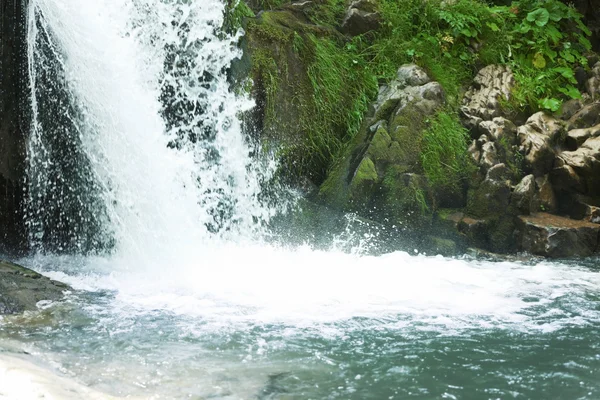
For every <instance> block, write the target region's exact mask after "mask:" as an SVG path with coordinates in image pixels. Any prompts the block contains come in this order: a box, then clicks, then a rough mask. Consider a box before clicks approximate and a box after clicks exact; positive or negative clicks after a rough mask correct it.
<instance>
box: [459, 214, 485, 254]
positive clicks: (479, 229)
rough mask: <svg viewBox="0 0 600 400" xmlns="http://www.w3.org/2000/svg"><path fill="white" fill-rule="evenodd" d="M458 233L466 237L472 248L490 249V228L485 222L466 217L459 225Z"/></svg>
mask: <svg viewBox="0 0 600 400" xmlns="http://www.w3.org/2000/svg"><path fill="white" fill-rule="evenodd" d="M458 231H459V232H460V233H461V234H462V235H464V236H465V238H466V239H467V241H468V242H469V243H470V244H471V245H472V246H476V247H481V248H486V247H488V243H487V236H488V228H487V222H486V221H485V220H481V219H475V218H471V217H464V218H462V219H461V220H460V222H459V223H458Z"/></svg>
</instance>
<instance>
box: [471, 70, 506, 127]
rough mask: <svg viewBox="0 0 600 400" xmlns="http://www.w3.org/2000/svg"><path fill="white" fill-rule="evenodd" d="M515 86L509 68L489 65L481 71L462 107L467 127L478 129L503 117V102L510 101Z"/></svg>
mask: <svg viewBox="0 0 600 400" xmlns="http://www.w3.org/2000/svg"><path fill="white" fill-rule="evenodd" d="M514 85H515V79H514V76H513V73H512V71H511V69H510V68H509V67H507V66H501V65H488V66H487V67H485V68H483V69H482V70H481V71H479V73H478V74H477V76H476V77H475V80H474V85H473V87H472V88H471V89H469V91H467V93H466V94H465V97H464V99H463V106H462V107H461V113H462V115H463V119H464V122H465V124H466V125H467V127H468V128H470V129H471V130H473V129H477V127H478V125H479V123H480V122H481V121H490V120H492V119H494V118H496V117H500V116H503V110H502V106H501V101H502V100H503V99H510V96H511V90H512V88H513V87H514Z"/></svg>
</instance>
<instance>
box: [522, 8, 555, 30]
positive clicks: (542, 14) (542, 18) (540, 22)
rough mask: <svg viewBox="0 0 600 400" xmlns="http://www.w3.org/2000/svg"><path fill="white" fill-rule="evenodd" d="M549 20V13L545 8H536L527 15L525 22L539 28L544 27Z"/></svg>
mask: <svg viewBox="0 0 600 400" xmlns="http://www.w3.org/2000/svg"><path fill="white" fill-rule="evenodd" d="M549 19H550V13H549V12H548V10H546V9H545V8H538V9H537V10H535V11H532V12H530V13H529V14H527V21H529V22H535V24H536V25H537V26H539V27H542V26H545V25H546V24H547V23H548V20H549Z"/></svg>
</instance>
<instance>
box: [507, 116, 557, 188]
mask: <svg viewBox="0 0 600 400" xmlns="http://www.w3.org/2000/svg"><path fill="white" fill-rule="evenodd" d="M565 133H566V131H565V126H564V123H563V122H562V121H560V120H558V119H555V118H553V117H551V116H549V115H547V114H545V113H543V112H539V113H536V114H534V115H532V116H531V117H530V118H529V119H528V120H527V122H526V124H525V125H523V126H520V127H519V129H518V136H519V142H520V148H519V152H520V153H521V154H523V155H524V156H525V157H524V165H523V167H524V169H525V172H526V173H533V174H534V175H535V176H543V175H545V174H547V173H548V172H550V170H551V169H552V166H553V163H554V158H555V152H554V146H555V144H556V143H557V142H558V141H560V139H561V138H562V137H563V136H564V135H565Z"/></svg>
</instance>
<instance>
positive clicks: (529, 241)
mask: <svg viewBox="0 0 600 400" xmlns="http://www.w3.org/2000/svg"><path fill="white" fill-rule="evenodd" d="M519 231H520V239H519V247H520V249H521V250H523V251H527V252H529V253H532V254H536V255H540V256H544V257H552V258H562V257H588V256H591V255H592V254H594V253H595V252H596V251H597V250H598V238H599V237H600V236H599V235H600V225H598V224H593V223H590V222H585V221H577V220H572V219H568V218H563V217H559V216H556V215H551V214H547V213H537V214H532V215H530V216H520V217H519Z"/></svg>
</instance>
